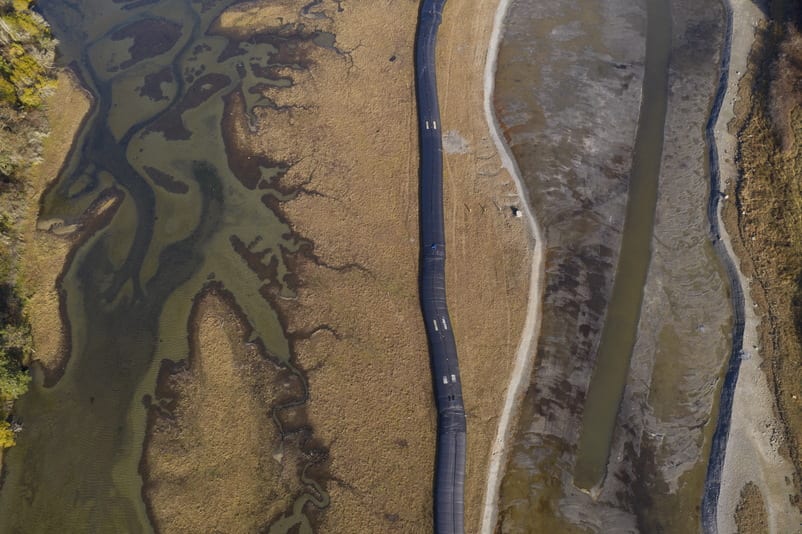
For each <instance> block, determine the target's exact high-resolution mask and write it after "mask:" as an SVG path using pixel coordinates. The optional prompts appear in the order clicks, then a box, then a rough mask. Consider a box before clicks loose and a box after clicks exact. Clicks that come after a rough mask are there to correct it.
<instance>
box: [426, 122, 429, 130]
mask: <svg viewBox="0 0 802 534" xmlns="http://www.w3.org/2000/svg"><path fill="white" fill-rule="evenodd" d="M426 129H427V130H428V129H429V121H426Z"/></svg>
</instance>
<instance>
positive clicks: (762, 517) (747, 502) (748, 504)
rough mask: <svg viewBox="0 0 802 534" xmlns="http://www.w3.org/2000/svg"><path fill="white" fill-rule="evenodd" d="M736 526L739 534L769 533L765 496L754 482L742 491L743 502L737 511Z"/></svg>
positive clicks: (739, 504)
mask: <svg viewBox="0 0 802 534" xmlns="http://www.w3.org/2000/svg"><path fill="white" fill-rule="evenodd" d="M735 524H736V526H737V527H738V534H763V533H765V532H768V531H769V524H768V518H767V517H766V505H765V503H764V502H763V495H762V494H761V493H760V488H758V487H757V486H756V485H755V484H754V483H752V482H749V483H747V484H746V485H745V486H744V487H743V489H742V490H741V501H740V502H739V503H738V508H736V509H735Z"/></svg>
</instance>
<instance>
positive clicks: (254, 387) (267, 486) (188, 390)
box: [141, 286, 311, 532]
mask: <svg viewBox="0 0 802 534" xmlns="http://www.w3.org/2000/svg"><path fill="white" fill-rule="evenodd" d="M234 306H235V305H234V304H233V300H232V299H231V295H230V294H228V293H227V292H226V291H224V290H222V289H221V288H220V287H217V286H211V287H209V288H208V289H207V290H206V291H205V292H204V293H202V294H201V295H200V296H199V297H198V298H197V299H196V301H195V306H194V309H193V312H192V318H191V322H190V325H189V329H190V339H191V342H190V347H191V354H190V357H189V358H188V360H187V361H184V362H180V363H178V364H173V363H172V362H169V361H167V360H165V361H164V362H163V364H162V368H161V371H160V374H159V384H158V387H157V391H156V399H155V400H154V402H152V403H151V404H150V406H149V409H148V414H149V415H148V425H149V427H150V433H151V435H152V436H153V437H152V438H151V439H150V440H149V441H148V442H147V446H146V450H145V454H144V456H143V460H142V466H141V467H142V470H143V472H146V477H145V478H146V480H147V484H146V485H145V487H144V489H143V495H144V497H145V499H146V502H147V503H148V506H149V508H150V511H151V515H152V517H154V518H156V524H155V525H154V527H155V528H156V530H157V531H160V532H201V531H217V532H221V531H225V532H257V531H263V530H264V529H265V528H266V526H267V525H269V524H271V522H273V521H275V520H276V519H277V518H278V517H280V516H281V515H282V514H283V513H284V512H285V510H287V509H288V508H291V505H292V502H293V501H295V499H296V498H298V496H299V495H300V494H303V492H304V487H303V485H302V484H300V483H299V478H298V471H299V470H300V469H301V468H302V464H303V458H304V452H302V449H303V448H304V447H305V448H307V449H309V446H310V445H311V444H310V443H309V442H308V441H306V440H305V435H304V433H303V432H296V433H290V432H286V433H284V432H280V431H279V430H280V428H282V427H278V426H277V425H275V424H274V421H273V417H274V416H275V415H276V414H277V413H278V412H279V411H280V409H281V405H283V404H286V403H291V402H292V401H298V400H302V398H303V385H302V383H301V378H300V377H299V376H298V375H296V374H293V373H292V372H290V371H289V370H288V369H287V367H286V366H280V365H278V364H277V362H273V361H271V360H270V359H268V358H265V357H263V354H262V351H261V349H260V347H258V346H257V345H256V344H254V343H249V342H248V339H249V335H250V334H251V328H250V325H248V324H247V322H246V321H245V319H244V316H242V315H241V313H240V312H239V311H238V310H237V309H236V308H235V307H234ZM301 442H303V443H302V445H303V447H299V446H298V445H301Z"/></svg>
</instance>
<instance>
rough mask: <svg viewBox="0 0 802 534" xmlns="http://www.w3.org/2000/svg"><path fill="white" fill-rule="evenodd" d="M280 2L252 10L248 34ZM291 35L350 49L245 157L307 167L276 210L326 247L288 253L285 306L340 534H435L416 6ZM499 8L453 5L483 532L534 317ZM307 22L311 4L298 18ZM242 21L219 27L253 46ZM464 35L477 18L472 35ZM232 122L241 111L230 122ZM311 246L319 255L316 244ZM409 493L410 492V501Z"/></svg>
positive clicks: (445, 103) (441, 73)
mask: <svg viewBox="0 0 802 534" xmlns="http://www.w3.org/2000/svg"><path fill="white" fill-rule="evenodd" d="M277 6H278V7H280V6H279V5H278V4H271V5H269V6H267V5H265V6H262V5H261V4H259V3H254V4H250V5H248V6H246V7H244V8H243V9H247V10H248V17H247V18H248V22H247V28H254V27H255V25H257V24H264V25H271V24H274V25H275V20H276V17H277V16H279V15H278V14H277V9H278V7H277ZM281 6H284V7H285V9H284V11H281V15H280V16H282V17H283V18H282V19H281V20H282V23H284V24H290V25H292V24H297V23H298V22H299V21H300V22H303V23H305V24H312V22H311V21H314V23H313V24H314V25H316V27H317V28H318V29H319V30H321V31H325V32H330V33H331V34H333V35H335V36H336V38H335V40H334V42H333V44H332V46H331V48H330V49H328V50H325V49H323V50H322V49H314V50H311V51H310V53H309V55H308V57H307V58H306V59H307V60H308V62H309V65H310V66H309V71H308V74H306V75H300V76H296V83H295V85H294V86H293V87H292V88H290V89H281V90H279V89H271V88H266V89H265V90H264V94H265V96H266V97H268V98H270V99H271V100H272V101H273V102H274V104H275V105H274V106H271V107H269V108H261V109H258V110H256V112H255V114H256V118H257V120H256V122H255V123H251V124H255V130H256V131H255V132H251V131H250V130H249V128H248V125H249V122H248V119H247V117H245V116H244V115H241V116H239V117H238V118H236V119H235V121H234V122H235V123H236V124H238V126H237V125H236V124H235V125H234V126H233V128H234V130H235V131H238V132H239V133H240V137H241V139H240V140H241V141H242V142H241V143H238V145H239V149H240V150H245V148H247V149H248V150H249V151H250V153H251V154H252V155H253V157H270V158H274V159H278V160H280V161H290V162H293V163H292V166H291V168H290V169H289V170H288V172H287V173H286V174H285V175H284V176H282V177H281V179H280V182H281V183H280V184H278V185H279V186H280V188H281V189H283V190H285V191H288V192H291V194H288V197H289V198H282V199H276V198H274V197H270V196H269V195H268V197H269V198H265V199H264V201H265V202H266V203H269V204H271V205H274V204H277V206H278V209H279V210H280V211H281V213H282V216H283V217H285V218H286V219H287V220H288V221H289V222H290V224H291V225H292V227H293V229H294V231H295V232H296V233H297V234H298V236H300V239H302V240H308V241H309V242H310V245H309V246H307V247H302V248H301V249H300V252H299V253H297V254H294V255H292V254H289V255H288V257H289V258H290V259H291V263H292V264H293V265H294V267H295V272H294V276H293V279H294V280H295V281H296V282H297V283H296V286H297V287H296V289H297V295H296V297H294V298H292V299H287V298H282V297H280V296H278V295H272V296H270V295H268V297H269V298H270V300H271V301H272V302H274V304H275V305H276V306H277V307H278V308H279V309H280V311H281V315H282V322H283V325H284V328H285V331H286V334H287V336H288V338H289V339H291V340H292V347H293V352H294V357H295V361H297V364H298V365H299V367H300V368H303V369H306V372H307V374H308V377H309V400H308V405H307V410H308V413H309V421H310V423H311V424H312V425H313V426H314V428H315V435H316V436H318V438H319V439H320V440H321V441H322V442H323V443H325V444H326V446H327V447H328V450H329V462H330V463H329V469H330V477H331V479H330V482H329V483H328V484H327V487H326V490H327V492H328V494H329V496H330V499H331V504H330V506H329V508H328V509H327V511H326V512H325V514H324V515H323V518H322V523H321V525H320V530H321V531H324V532H387V531H403V532H426V531H430V530H431V506H432V504H431V503H432V495H431V487H432V472H433V463H434V444H435V413H434V407H433V401H432V394H431V378H430V374H429V364H428V354H427V348H426V342H425V337H424V332H423V325H422V322H421V318H420V311H419V307H418V297H417V258H418V212H417V203H418V199H417V193H418V168H417V164H418V161H417V129H416V128H417V126H416V118H415V101H414V85H413V80H414V72H413V42H414V35H415V26H416V19H417V9H418V3H417V2H412V1H408V2H401V3H392V4H387V5H385V4H383V3H382V4H375V3H353V4H351V3H349V4H344V3H337V2H323V3H321V4H320V5H317V7H316V8H314V9H313V11H314V13H312V12H308V11H304V10H301V11H300V12H298V11H295V12H293V11H292V9H291V6H290V5H289V4H286V3H284V4H281ZM495 7H496V2H495V1H494V0H488V1H483V2H479V3H476V2H467V1H458V0H451V1H450V2H449V3H448V5H447V7H446V12H445V14H444V22H443V26H442V28H441V30H440V34H439V45H438V53H439V56H438V77H439V89H440V99H441V107H442V122H443V124H442V130H443V131H444V132H445V137H446V142H445V152H446V158H445V168H444V175H445V188H446V225H447V236H446V239H447V247H448V253H449V256H448V264H447V272H448V280H447V284H448V291H449V308H450V311H451V315H452V322H453V325H454V331H455V333H456V337H457V346H458V350H459V353H460V366H461V374H462V377H463V392H464V396H465V403H466V411H467V413H468V443H469V451H468V466H467V480H466V483H467V486H466V506H465V509H466V525H468V527H467V528H468V530H469V531H476V530H478V528H479V520H480V517H479V516H480V511H481V503H482V498H483V493H484V489H485V477H486V473H487V462H488V459H489V451H490V446H491V443H492V441H493V437H494V434H495V431H496V426H497V423H498V417H499V412H500V410H501V408H502V406H503V399H504V393H505V388H506V385H507V383H508V381H509V376H510V370H511V369H512V363H513V359H514V357H515V351H516V348H517V345H518V341H519V336H520V331H521V328H522V325H523V320H524V316H525V313H526V305H527V297H528V283H529V274H530V255H531V246H532V244H531V241H530V240H529V238H528V236H527V234H526V227H525V224H524V223H523V221H522V220H521V219H520V218H516V217H514V214H513V211H512V210H511V206H513V205H517V204H518V203H519V200H518V198H517V193H516V189H515V185H514V183H513V182H512V181H511V179H510V178H509V176H508V175H507V174H506V172H505V171H503V170H502V169H501V162H500V159H499V157H498V154H497V153H496V149H495V146H494V145H493V142H492V140H491V138H490V134H489V131H488V127H487V124H486V122H485V118H484V112H483V107H482V105H483V93H482V87H483V69H484V61H485V54H486V48H487V42H488V39H489V36H490V31H491V29H492V23H493V15H494V13H495ZM296 9H297V6H296ZM242 20H243V17H242V16H237V15H236V14H230V15H228V16H226V17H223V18H221V24H220V30H219V31H221V32H225V31H227V27H226V24H227V23H230V24H233V25H235V29H232V30H231V31H236V32H243V31H247V30H246V29H243V25H242ZM466 21H469V22H468V23H467V24H466ZM232 113H237V112H236V111H234V110H233V109H232ZM311 243H314V245H313V246H312V245H311ZM399 488H403V491H399Z"/></svg>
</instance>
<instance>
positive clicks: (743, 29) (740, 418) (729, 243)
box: [708, 0, 798, 532]
mask: <svg viewBox="0 0 802 534" xmlns="http://www.w3.org/2000/svg"><path fill="white" fill-rule="evenodd" d="M722 2H723V3H724V5H725V7H727V8H729V9H730V10H731V11H730V17H731V28H732V33H733V37H732V42H731V49H730V50H729V52H730V53H729V56H730V58H731V59H732V61H731V62H730V64H729V82H728V85H727V87H726V93H725V95H724V96H723V102H724V103H725V104H724V105H723V106H722V109H721V115H720V116H719V119H718V121H717V122H716V124H715V125H714V132H715V133H714V135H715V138H716V139H717V140H719V147H720V151H719V153H718V165H719V168H720V173H721V175H722V176H723V177H724V181H723V183H721V184H720V185H721V190H720V191H719V192H718V193H719V196H720V197H723V198H724V199H725V200H727V199H728V196H729V197H730V198H732V199H734V200H735V202H738V200H737V199H736V197H737V194H736V190H737V189H738V187H739V184H740V183H741V182H742V180H743V176H742V175H741V171H740V169H739V167H738V166H737V164H736V156H737V155H738V154H739V152H740V146H739V145H740V141H739V139H738V134H739V132H738V131H737V130H736V128H734V125H735V124H737V123H736V121H740V120H743V116H742V113H743V110H741V111H740V112H739V110H738V107H739V106H740V105H741V104H740V103H739V102H738V100H739V98H740V97H739V92H740V93H743V91H752V85H753V79H754V76H755V71H756V69H758V68H760V66H759V65H757V64H755V63H754V54H755V47H757V46H759V45H760V36H761V32H764V31H765V25H766V23H767V22H768V17H767V14H766V13H765V12H764V11H763V9H762V8H760V7H759V6H758V5H756V3H754V2H752V1H750V0H722ZM744 84H747V85H746V86H745V87H742V85H744ZM739 113H740V114H739ZM730 202H732V201H730ZM735 209H740V208H739V207H738V205H737V204H729V203H728V204H727V205H726V206H725V205H724V202H720V203H719V210H718V218H719V223H720V228H721V230H722V241H723V242H724V244H725V246H726V248H727V251H728V253H729V255H730V256H731V257H732V258H734V259H735V265H736V270H737V273H738V279H739V282H740V284H741V288H742V289H744V291H743V302H744V319H745V321H744V333H743V343H742V347H741V348H742V351H741V353H740V354H739V355H738V358H737V362H736V363H737V364H738V366H739V376H738V379H737V382H735V383H733V384H731V391H729V395H730V397H731V399H730V403H731V406H732V410H731V413H730V415H729V422H728V425H729V428H728V435H729V439H728V440H727V441H726V443H724V444H722V447H723V449H722V451H721V454H722V458H721V465H720V466H719V470H720V472H719V479H718V481H717V483H718V486H719V487H718V488H717V501H716V508H715V510H714V514H715V517H714V524H713V527H714V528H713V529H712V530H708V532H718V531H721V532H734V531H736V530H737V529H738V526H737V523H736V517H735V516H736V512H737V510H738V507H739V505H740V503H741V502H742V495H741V493H742V489H743V488H746V487H747V485H748V484H750V483H752V484H754V485H755V486H757V488H758V489H759V490H760V492H761V493H762V496H763V502H764V504H765V512H766V518H767V521H768V527H769V531H770V532H790V531H794V530H796V528H797V527H798V512H797V511H796V510H795V508H794V506H793V505H792V503H791V501H790V500H789V499H788V494H789V490H790V492H791V493H792V492H793V486H791V487H790V488H789V487H788V485H789V484H790V482H789V480H792V479H793V478H794V477H793V470H794V467H793V465H792V464H791V463H790V461H789V459H788V458H787V455H786V454H785V453H783V452H781V448H782V446H783V445H782V440H779V441H778V440H776V439H775V436H776V435H780V434H782V432H783V431H782V430H780V429H782V428H783V423H782V421H780V419H779V417H780V416H779V414H778V412H777V406H776V403H777V399H776V398H775V397H774V394H773V392H772V389H771V387H770V385H769V384H770V379H769V376H768V375H767V371H766V370H765V369H764V368H763V367H764V364H768V363H770V361H769V360H766V361H764V355H763V354H762V351H763V348H764V347H763V346H761V339H763V332H764V331H765V330H766V329H767V328H768V326H767V325H766V323H765V321H767V320H768V318H766V317H762V316H759V315H758V314H759V313H761V310H760V308H758V307H757V306H758V303H756V302H755V300H756V299H757V300H760V299H761V297H760V293H759V289H758V293H756V296H755V297H754V298H753V296H752V291H753V288H754V287H755V284H756V280H755V279H753V278H752V277H747V276H746V275H744V271H746V272H751V271H752V267H751V259H750V257H749V255H748V254H747V252H746V251H745V249H744V248H743V245H742V244H741V241H740V240H741V237H739V236H740V229H739V227H738V225H739V224H740V223H739V221H738V220H733V217H732V211H733V210H735ZM728 212H729V215H728ZM733 236H734V239H733ZM765 349H766V350H767V351H768V357H770V355H771V347H765ZM732 363H733V362H731V366H732ZM727 385H729V384H725V387H726V386H727ZM723 396H724V393H723V392H722V398H724V397H723ZM712 459H713V457H712V455H711V461H712Z"/></svg>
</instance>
